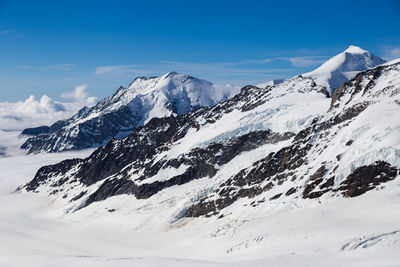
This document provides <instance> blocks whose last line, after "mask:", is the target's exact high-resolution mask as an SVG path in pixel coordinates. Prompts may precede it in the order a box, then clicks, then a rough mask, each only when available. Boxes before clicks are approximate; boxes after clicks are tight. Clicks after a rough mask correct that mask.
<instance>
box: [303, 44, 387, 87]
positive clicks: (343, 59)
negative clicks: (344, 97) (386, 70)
mask: <svg viewBox="0 0 400 267" xmlns="http://www.w3.org/2000/svg"><path fill="white" fill-rule="evenodd" d="M385 62H386V61H385V60H384V59H382V58H380V57H377V56H375V55H373V54H371V53H370V52H368V51H366V50H364V49H362V48H360V47H357V46H354V45H351V46H349V47H348V48H347V49H346V50H345V51H344V52H342V53H340V54H338V55H336V56H334V57H333V58H331V59H329V60H328V61H327V62H325V63H324V64H322V65H321V66H320V67H319V68H317V69H316V70H314V71H311V72H308V73H305V74H303V76H305V77H312V78H313V79H314V80H315V82H316V83H317V84H319V85H322V86H325V87H326V88H327V90H328V91H329V92H330V94H331V95H332V94H333V92H334V91H335V89H336V88H338V87H339V86H341V85H342V84H343V83H344V82H347V81H348V80H351V79H352V78H354V77H355V76H356V74H357V73H358V72H360V71H363V70H366V69H370V68H373V67H375V66H377V65H380V64H383V63H385Z"/></svg>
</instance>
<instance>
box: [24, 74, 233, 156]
mask: <svg viewBox="0 0 400 267" xmlns="http://www.w3.org/2000/svg"><path fill="white" fill-rule="evenodd" d="M232 90H233V89H232V88H229V87H225V88H219V87H218V88H217V87H215V86H214V85H213V84H212V83H210V82H208V81H205V80H200V79H197V78H194V77H191V76H189V75H185V74H178V73H175V72H170V73H167V74H165V75H163V76H161V77H152V78H145V77H139V78H136V79H135V81H134V82H132V83H131V84H130V85H129V87H128V88H123V87H120V88H119V89H118V90H117V91H116V92H115V93H114V94H113V95H112V96H110V97H107V98H105V99H103V100H101V101H100V102H99V103H97V105H95V106H94V107H92V108H90V109H89V108H84V109H82V110H81V111H79V113H77V114H76V115H75V116H74V117H72V118H70V119H68V120H64V121H58V122H56V123H55V124H53V125H52V126H50V127H49V129H48V130H47V131H45V132H40V133H41V135H40V136H35V137H31V138H29V139H28V140H27V141H26V142H25V143H24V144H23V145H22V147H21V148H22V149H26V150H27V151H28V153H40V152H60V151H65V150H76V149H83V148H90V147H97V146H101V145H104V144H106V143H107V142H108V141H110V140H111V139H115V138H116V139H121V138H123V137H126V136H127V135H128V134H129V133H131V132H132V131H133V130H134V129H136V128H137V127H139V126H143V125H144V124H145V123H147V122H148V121H150V120H151V119H152V118H156V117H168V116H171V115H181V114H185V113H187V112H189V111H190V110H192V109H194V108H197V107H203V106H210V105H214V104H216V103H218V102H219V101H222V100H225V99H227V98H228V97H229V96H231V94H232V93H233V91H232ZM36 132H37V129H27V130H25V131H24V133H25V134H29V133H36Z"/></svg>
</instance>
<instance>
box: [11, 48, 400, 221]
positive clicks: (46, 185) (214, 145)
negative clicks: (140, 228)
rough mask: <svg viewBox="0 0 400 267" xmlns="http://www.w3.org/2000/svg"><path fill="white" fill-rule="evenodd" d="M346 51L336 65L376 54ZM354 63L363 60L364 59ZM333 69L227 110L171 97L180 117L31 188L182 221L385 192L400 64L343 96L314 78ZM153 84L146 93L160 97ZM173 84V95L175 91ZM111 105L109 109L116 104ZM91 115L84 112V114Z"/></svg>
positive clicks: (40, 176)
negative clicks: (302, 201) (155, 92)
mask: <svg viewBox="0 0 400 267" xmlns="http://www.w3.org/2000/svg"><path fill="white" fill-rule="evenodd" d="M346 51H347V52H346ZM346 51H345V52H344V53H342V54H340V55H339V56H336V57H334V59H335V60H333V61H331V62H335V63H337V61H338V60H337V59H338V58H339V59H340V58H342V56H343V57H345V58H346V60H345V61H344V62H345V66H347V67H345V66H342V67H341V68H340V69H341V70H343V71H344V72H348V71H349V68H348V66H359V64H358V63H359V62H360V57H359V56H354V55H361V56H362V58H364V56H365V57H370V56H369V54H368V53H364V52H363V53H358V52H359V51H360V49H359V48H355V47H350V48H349V49H348V50H346ZM353 52H354V53H353ZM351 59H357V60H356V62H355V64H353V65H352V64H350V62H349V61H348V60H351ZM356 63H357V64H356ZM325 64H326V63H325ZM325 64H324V65H325ZM343 64H344V63H343ZM368 64H370V63H368ZM324 65H323V66H322V67H321V68H319V69H318V71H317V70H316V71H315V72H312V73H311V74H309V75H299V76H296V77H293V78H292V79H288V80H286V81H283V82H281V83H278V84H276V85H267V86H266V87H265V88H259V87H256V86H246V87H243V88H242V89H241V91H240V93H238V94H236V95H235V96H233V97H231V98H229V99H227V100H224V101H222V102H219V103H217V104H215V105H212V104H211V103H212V102H214V101H215V102H217V101H218V99H223V98H227V96H228V92H227V93H226V94H222V95H221V96H220V97H218V98H214V99H210V97H209V94H198V93H195V94H194V95H195V96H196V97H192V98H191V97H188V99H190V101H191V102H190V103H196V104H192V106H200V105H203V106H204V107H200V108H197V109H192V110H190V106H189V105H188V104H187V103H188V101H182V102H181V101H178V103H177V102H176V101H161V102H160V103H162V104H161V107H160V106H158V105H155V106H157V107H158V108H157V111H159V110H160V109H163V108H165V105H164V103H168V107H169V103H172V104H171V105H172V106H171V107H170V108H166V109H165V110H167V111H168V112H170V113H169V114H170V115H171V116H155V115H154V116H152V119H150V118H149V119H148V120H147V117H146V118H145V119H143V118H142V117H140V118H142V119H141V120H142V121H143V123H142V124H143V126H140V127H138V128H137V129H136V130H134V131H132V132H131V133H130V134H129V135H128V136H127V137H126V138H124V139H121V140H112V141H110V142H108V143H107V144H106V145H105V146H103V147H99V148H98V149H97V150H95V151H94V152H93V153H92V154H91V155H90V156H89V157H88V158H85V159H70V160H66V161H63V162H60V163H58V164H55V165H51V166H44V167H42V168H41V169H39V170H38V172H37V173H36V175H35V177H34V178H33V179H32V180H31V181H30V182H28V183H26V184H24V185H22V186H21V187H20V188H19V191H23V192H36V193H39V194H43V195H50V197H51V198H55V199H57V201H58V203H63V204H62V205H60V206H61V207H62V209H63V210H64V212H65V213H67V214H69V213H76V214H82V216H86V215H87V214H95V213H96V214H99V213H101V211H103V210H104V212H108V211H109V212H114V215H115V214H119V212H120V211H119V209H120V208H121V203H124V204H123V205H122V207H123V211H121V212H123V213H125V214H126V213H138V214H140V216H141V217H143V216H144V217H145V216H149V217H151V216H153V217H154V216H158V217H160V218H163V220H166V221H169V222H175V221H177V220H180V219H182V218H188V217H214V218H222V217H228V218H232V219H234V218H236V217H235V216H238V215H239V214H242V213H243V214H244V213H248V212H253V213H252V214H257V210H263V209H267V208H270V207H273V206H279V207H281V208H283V209H284V208H285V207H289V206H290V207H291V206H295V205H296V204H297V203H298V202H299V201H300V200H301V199H307V200H310V201H311V200H315V201H317V200H318V199H322V201H324V200H326V199H331V198H339V197H345V198H352V197H358V196H360V195H363V194H365V193H367V192H368V191H371V190H375V189H376V188H378V189H382V188H383V186H384V185H385V183H387V182H389V181H391V180H394V179H398V178H399V170H400V147H399V136H400V60H396V61H391V62H388V63H385V64H382V65H379V66H377V67H373V68H370V69H368V70H365V71H362V72H359V73H358V74H356V75H355V77H353V78H352V79H350V80H349V81H347V82H345V83H343V84H342V85H340V86H339V87H338V88H337V89H336V90H335V91H334V92H333V94H332V96H331V97H330V94H329V92H328V90H329V88H330V89H332V87H329V88H328V90H327V87H326V86H322V85H321V84H319V83H321V81H323V80H322V78H321V79H319V83H318V82H316V81H315V80H314V79H317V80H318V77H316V76H314V77H313V75H316V74H315V73H322V72H321V69H325V67H324ZM330 65H331V64H328V66H330ZM325 66H327V65H325ZM336 67H337V65H336ZM332 69H334V70H335V71H337V70H338V68H332ZM332 69H331V68H329V70H332ZM335 71H334V72H332V75H333V73H337V72H335ZM344 72H343V73H344ZM171 76H172V77H175V76H176V77H187V76H185V75H180V74H179V75H178V74H167V75H165V76H162V77H160V78H152V79H153V81H154V83H157V84H158V83H160V81H164V80H168V79H169V78H171ZM320 77H322V76H320ZM324 77H327V76H324ZM172 79H174V78H172ZM186 79H190V80H191V81H193V79H194V78H191V77H190V78H186ZM184 80H185V79H184ZM142 81H147V82H148V81H152V80H151V79H150V80H149V79H141V80H139V81H135V82H137V83H138V84H141V85H142V84H147V82H146V83H144V82H143V83H142ZM156 81H157V82H156ZM180 81H181V80H180ZM195 81H196V84H197V82H198V80H195ZM327 81H328V82H329V81H330V80H329V79H328V80H327ZM135 82H134V83H133V84H135ZM166 83H167V82H166ZM193 83H194V82H193ZM193 83H190V84H193ZM201 83H205V85H204V86H202V88H209V90H205V92H210V90H212V89H211V88H212V86H211V84H209V83H207V82H204V81H202V82H201ZM167 84H171V83H170V82H168V83H167ZM172 84H174V85H175V84H176V83H172ZM179 84H182V83H179ZM332 85H333V84H332ZM131 87H132V85H131V86H130V88H131ZM143 87H145V86H143ZM143 87H140V91H141V92H149V91H150V92H152V89H151V90H150V89H149V90H146V89H144V88H143ZM134 88H138V87H136V85H135V86H134ZM146 88H154V87H150V86H149V87H146ZM162 88H168V90H167V91H168V92H169V91H170V90H172V91H174V89H171V88H175V87H169V86H163V87H162ZM190 88H193V87H190ZM126 91H129V90H126V89H121V90H119V91H117V93H116V94H115V95H114V96H112V97H111V98H107V99H109V100H110V101H106V103H107V105H106V106H107V107H113V108H114V107H115V106H114V105H112V104H108V103H115V105H117V106H118V107H120V106H123V105H120V103H124V102H123V101H121V100H122V99H128V98H127V97H120V95H123V96H124V95H125V94H126V93H125V92H126ZM178 91H179V92H180V91H181V90H178ZM182 91H184V92H190V90H189V89H186V90H182ZM121 92H124V93H123V94H122V93H121ZM195 92H198V91H197V90H195ZM331 92H332V90H331ZM144 95H147V94H144ZM156 95H157V96H159V95H158V94H156ZM162 95H168V94H167V93H165V94H162ZM178 95H179V97H178V98H177V99H178V100H181V99H182V98H181V94H178ZM189 95H190V94H189V93H188V96H189ZM200 95H201V96H202V97H200ZM203 96H204V97H203ZM111 99H114V101H111ZM150 99H152V100H154V98H152V97H150ZM163 99H164V98H163ZM169 99H172V98H169ZM185 99H187V98H185ZM200 99H202V100H200ZM203 100H204V101H203ZM104 101H105V100H103V101H102V102H100V103H99V104H98V106H97V109H99V110H104V109H103V108H102V107H103V104H101V103H105V102H104ZM127 102H129V103H130V101H127ZM152 103H154V102H152ZM155 103H159V102H157V101H155ZM173 103H175V105H173ZM180 104H181V105H180ZM209 104H210V105H209ZM94 110H96V108H95V109H94ZM117 110H120V109H119V108H117ZM129 110H130V111H129V112H132V110H136V109H129ZM140 110H143V109H140ZM146 110H147V109H146ZM151 110H152V109H151ZM86 112H88V111H83V113H82V114H88V113H86ZM92 112H94V111H92ZM178 113H180V114H181V115H176V114H178ZM92 114H98V113H92ZM122 114H123V113H122ZM129 114H132V113H129ZM144 114H149V113H146V112H145V113H144ZM157 114H160V113H157ZM119 116H122V115H119ZM91 118H92V117H90V116H89V115H81V116H79V115H77V117H76V118H75V119H74V121H78V122H79V121H88V120H90V119H91ZM383 118H384V119H383ZM69 125H74V124H73V123H71V124H69ZM64 127H66V126H64ZM67 127H69V126H67ZM61 129H62V128H61ZM99 134H100V133H99ZM38 137H40V136H38ZM127 196H130V197H129V198H128V197H127ZM318 201H319V200H318Z"/></svg>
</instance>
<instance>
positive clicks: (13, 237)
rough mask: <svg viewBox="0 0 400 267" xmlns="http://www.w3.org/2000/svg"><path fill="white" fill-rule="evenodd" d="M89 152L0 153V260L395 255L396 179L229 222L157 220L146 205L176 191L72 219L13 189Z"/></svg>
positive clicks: (287, 260)
mask: <svg viewBox="0 0 400 267" xmlns="http://www.w3.org/2000/svg"><path fill="white" fill-rule="evenodd" d="M90 152H91V151H82V152H73V153H72V152H64V153H57V154H36V155H29V156H14V157H9V158H0V166H2V168H3V171H2V172H1V173H0V238H1V240H2V242H0V265H1V266H11V267H14V266H27V265H29V266H33V267H34V266H38V267H39V266H40V267H47V266H49V267H50V266H110V265H112V266H140V267H142V266H149V267H153V266H218V267H225V266H310V265H312V266H363V267H365V266H393V267H394V266H398V262H399V261H400V256H399V255H400V254H399V253H398V251H399V249H400V247H399V244H400V236H399V234H398V232H397V231H398V230H400V229H399V225H398V222H399V220H400V212H399V210H400V199H399V197H398V195H399V193H400V183H399V181H392V182H390V183H389V184H387V186H386V187H385V189H382V190H376V191H371V192H370V193H368V194H366V195H363V196H360V197H358V198H351V199H350V198H336V199H329V200H327V201H323V202H322V203H319V202H318V201H316V200H309V199H306V200H301V199H300V200H299V201H298V202H297V203H296V204H295V205H291V206H285V205H284V203H282V205H278V206H275V207H271V208H263V209H251V208H246V207H244V208H243V209H242V210H240V213H239V212H238V214H237V215H236V216H235V217H234V218H222V219H216V218H208V219H205V218H186V219H183V220H180V221H177V222H174V223H169V222H164V221H163V222H162V225H160V223H158V221H159V219H160V218H162V216H161V215H160V214H158V213H157V212H158V211H157V210H154V209H153V210H152V206H158V205H160V206H161V208H160V210H162V209H163V208H164V209H165V208H167V207H173V206H174V205H177V204H178V203H179V202H180V201H182V200H181V199H179V198H181V197H184V195H185V193H183V192H182V194H181V195H179V194H175V195H170V197H169V198H168V197H167V194H165V196H164V197H165V199H160V200H159V201H158V202H149V203H142V204H141V205H139V206H137V207H136V208H134V209H130V208H129V205H131V204H132V201H133V199H132V197H129V196H126V195H125V196H119V197H115V198H114V199H113V200H112V201H111V202H109V203H106V201H104V202H102V203H99V204H98V205H97V206H96V209H97V211H95V209H93V211H92V212H88V214H87V216H85V214H81V215H80V216H73V217H70V216H65V215H64V214H62V213H59V212H58V210H59V208H60V206H59V204H58V203H57V202H54V201H53V200H51V199H49V198H48V197H47V196H41V195H38V194H13V193H12V192H13V190H14V188H15V187H16V186H18V185H19V184H21V183H23V182H25V181H28V179H29V177H31V176H32V175H34V173H35V171H36V170H37V168H39V167H40V166H41V165H42V164H51V163H55V162H57V161H59V160H60V159H62V158H71V157H82V156H86V155H88V154H89V153H90ZM5 170H6V171H5ZM170 193H173V192H170ZM10 203H12V205H10ZM115 207H119V209H118V210H116V211H115V212H108V209H110V208H115ZM143 216H144V218H143ZM148 218H151V219H150V220H149V219H148ZM143 228H145V229H147V230H144V229H143Z"/></svg>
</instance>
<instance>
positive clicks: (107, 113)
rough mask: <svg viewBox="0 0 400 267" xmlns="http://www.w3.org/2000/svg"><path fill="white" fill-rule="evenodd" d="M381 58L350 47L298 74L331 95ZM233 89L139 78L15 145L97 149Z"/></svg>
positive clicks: (169, 77)
mask: <svg viewBox="0 0 400 267" xmlns="http://www.w3.org/2000/svg"><path fill="white" fill-rule="evenodd" d="M384 62H385V60H383V59H381V58H379V57H376V56H374V55H372V54H371V53H370V52H368V51H365V50H363V49H361V48H359V47H356V46H350V47H349V48H348V49H346V50H345V51H344V52H342V53H340V54H338V55H336V56H335V57H333V58H331V59H330V60H328V61H327V62H325V63H324V64H323V65H322V66H321V67H319V68H318V69H316V70H314V71H312V72H309V73H306V74H303V76H304V77H310V78H312V79H313V80H314V82H315V83H316V84H318V85H320V86H323V87H325V90H326V91H327V92H328V93H329V94H330V95H332V94H333V92H334V90H335V89H336V88H338V87H339V86H340V85H341V84H343V82H346V81H348V80H349V79H351V78H353V77H354V76H355V75H356V74H357V73H358V72H360V71H362V70H366V69H368V68H372V67H375V66H376V65H379V64H382V63H384ZM283 81H284V80H282V79H280V80H272V81H269V82H266V83H264V84H259V85H258V87H261V88H266V87H269V86H274V85H278V84H280V83H282V82H283ZM237 92H238V90H237V89H236V88H234V87H232V86H227V87H215V86H214V85H213V84H212V83H211V82H208V81H205V80H201V79H197V78H194V77H191V76H189V75H186V74H179V73H175V72H170V73H167V74H165V75H162V76H160V77H151V78H146V77H139V78H136V79H135V80H134V81H133V82H132V83H131V84H130V85H129V86H128V87H127V88H124V87H120V88H119V89H118V90H117V91H116V92H115V93H114V94H113V95H111V96H109V97H107V98H105V99H103V100H101V101H100V102H99V103H98V104H97V105H95V106H94V107H92V108H87V107H84V108H83V109H81V110H80V111H79V112H78V113H77V114H75V115H74V116H73V117H72V118H70V119H67V120H63V121H58V122H56V123H54V124H53V125H51V126H50V127H48V126H40V127H36V128H29V129H25V130H24V131H23V132H22V134H25V135H33V137H30V138H29V139H28V140H27V141H26V142H25V143H24V144H23V145H22V146H21V148H22V149H25V150H26V151H27V152H28V153H41V152H60V151H66V150H76V149H84V148H90V147H98V146H101V145H105V144H106V143H107V142H108V141H110V140H111V139H121V138H124V137H126V136H127V135H128V134H129V133H131V132H132V131H133V130H135V129H136V128H137V127H139V126H143V125H145V124H146V123H147V122H149V121H150V120H151V119H152V118H155V117H157V118H160V117H168V116H171V115H182V114H186V113H187V112H189V111H191V110H192V109H194V108H198V107H205V106H212V105H214V104H216V103H218V102H220V101H223V100H226V99H228V98H230V97H232V96H233V95H235V94H236V93H237Z"/></svg>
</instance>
